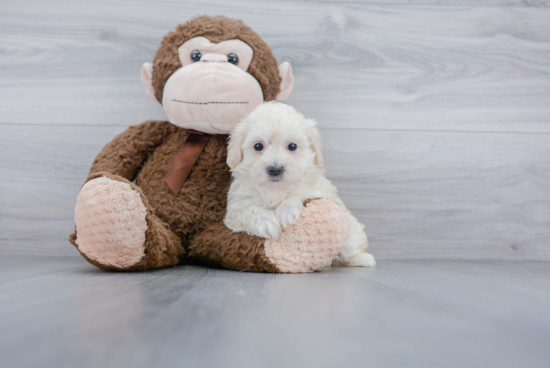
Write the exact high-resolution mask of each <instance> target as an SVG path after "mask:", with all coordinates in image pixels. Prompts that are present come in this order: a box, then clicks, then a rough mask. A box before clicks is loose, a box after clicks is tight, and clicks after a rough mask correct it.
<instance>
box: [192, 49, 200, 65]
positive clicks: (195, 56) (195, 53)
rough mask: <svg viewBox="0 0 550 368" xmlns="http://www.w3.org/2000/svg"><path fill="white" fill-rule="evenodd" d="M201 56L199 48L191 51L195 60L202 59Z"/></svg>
mask: <svg viewBox="0 0 550 368" xmlns="http://www.w3.org/2000/svg"><path fill="white" fill-rule="evenodd" d="M201 57H202V54H201V52H200V51H199V50H193V51H192V52H191V60H193V62H196V61H200V60H201Z"/></svg>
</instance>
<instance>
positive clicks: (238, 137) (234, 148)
mask: <svg viewBox="0 0 550 368" xmlns="http://www.w3.org/2000/svg"><path fill="white" fill-rule="evenodd" d="M244 138H245V130H244V129H239V127H237V129H235V130H234V131H233V133H231V136H230V137H229V146H227V165H229V168H231V169H234V168H236V167H237V165H238V164H240V163H241V162H242V161H243V143H244Z"/></svg>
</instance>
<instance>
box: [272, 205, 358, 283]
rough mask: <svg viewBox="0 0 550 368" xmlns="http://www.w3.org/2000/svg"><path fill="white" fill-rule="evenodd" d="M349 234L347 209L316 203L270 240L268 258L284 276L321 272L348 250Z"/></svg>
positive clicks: (306, 208) (307, 206)
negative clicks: (287, 274) (343, 250)
mask: <svg viewBox="0 0 550 368" xmlns="http://www.w3.org/2000/svg"><path fill="white" fill-rule="evenodd" d="M349 231H350V226H349V221H348V219H347V216H346V212H345V210H344V208H342V207H341V206H339V205H337V204H335V203H334V202H332V201H330V200H328V199H319V200H315V201H312V202H309V203H308V204H307V205H306V207H305V208H304V209H303V211H302V215H301V216H300V218H298V220H297V221H296V222H295V223H294V224H292V225H290V226H288V227H286V228H285V229H284V230H283V232H282V233H281V235H280V236H279V237H278V238H277V239H275V240H266V242H265V248H264V249H265V254H266V256H267V257H268V258H269V260H270V261H271V262H272V263H273V264H275V266H277V268H278V269H279V270H281V272H288V273H299V272H312V271H317V270H320V269H322V268H323V267H326V266H328V265H330V264H331V262H332V260H333V259H334V257H336V255H338V253H340V252H341V251H342V249H344V246H345V244H346V241H347V239H348V237H349Z"/></svg>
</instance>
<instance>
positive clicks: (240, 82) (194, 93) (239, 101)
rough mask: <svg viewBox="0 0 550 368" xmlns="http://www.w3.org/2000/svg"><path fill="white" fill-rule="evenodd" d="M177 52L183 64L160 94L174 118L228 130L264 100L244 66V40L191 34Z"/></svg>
mask: <svg viewBox="0 0 550 368" xmlns="http://www.w3.org/2000/svg"><path fill="white" fill-rule="evenodd" d="M178 57H179V59H180V62H181V65H182V66H181V68H179V69H177V70H176V71H175V72H174V73H173V74H172V75H171V76H170V77H169V78H168V80H167V81H166V84H165V85H164V90H163V94H162V106H163V108H164V111H165V112H166V115H167V116H168V120H169V121H170V122H171V123H172V124H174V125H177V126H180V127H182V128H186V129H193V130H197V131H200V132H204V133H210V134H228V133H230V132H231V130H232V129H233V127H234V126H235V125H236V124H237V123H238V122H239V121H240V120H241V119H243V118H244V117H246V116H247V115H248V114H249V113H250V112H251V111H252V110H254V108H255V107H256V106H258V105H260V104H261V103H262V101H263V100H264V96H263V93H262V87H261V85H260V83H259V82H258V81H257V80H256V78H254V77H253V76H252V75H251V74H249V73H248V72H247V70H248V67H249V66H250V63H251V61H252V58H253V57H254V51H253V49H252V48H251V47H250V46H249V45H248V44H246V43H245V42H243V41H241V40H236V39H232V40H226V41H222V42H219V43H212V42H211V41H210V40H208V39H207V38H205V37H194V38H191V39H190V40H188V41H186V42H185V43H184V44H183V45H181V46H180V47H179V48H178ZM286 64H288V63H286ZM288 67H289V68H290V64H288ZM151 68H152V67H151V64H148V63H146V64H145V65H144V67H143V70H142V81H143V82H144V84H145V85H146V88H148V90H147V92H148V94H149V93H151V95H152V97H154V93H153V91H152V87H151V81H150V80H151V74H152V69H151ZM291 73H292V72H291V71H290V75H291ZM279 74H281V73H280V72H279ZM287 82H288V81H287ZM281 84H282V83H281ZM287 84H288V83H287ZM290 84H292V83H290ZM290 88H292V86H291V87H290ZM288 93H290V92H288Z"/></svg>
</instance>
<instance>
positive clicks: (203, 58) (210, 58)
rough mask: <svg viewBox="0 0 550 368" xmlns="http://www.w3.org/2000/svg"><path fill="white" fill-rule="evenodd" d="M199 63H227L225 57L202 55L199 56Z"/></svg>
mask: <svg viewBox="0 0 550 368" xmlns="http://www.w3.org/2000/svg"><path fill="white" fill-rule="evenodd" d="M201 61H222V62H223V61H225V62H227V55H222V54H204V55H202V56H201Z"/></svg>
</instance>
